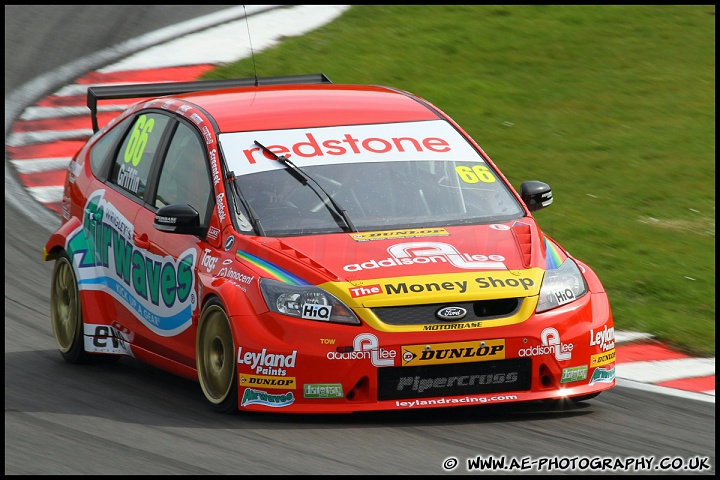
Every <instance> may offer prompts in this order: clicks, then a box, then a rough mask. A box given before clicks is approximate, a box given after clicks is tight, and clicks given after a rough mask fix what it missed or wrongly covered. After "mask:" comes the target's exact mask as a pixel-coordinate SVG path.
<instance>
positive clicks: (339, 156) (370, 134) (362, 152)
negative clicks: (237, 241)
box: [220, 120, 524, 236]
mask: <svg viewBox="0 0 720 480" xmlns="http://www.w3.org/2000/svg"><path fill="white" fill-rule="evenodd" d="M220 150H221V152H222V155H223V157H224V158H225V161H226V162H227V166H228V170H229V171H231V172H233V174H234V176H235V178H236V180H235V186H236V187H237V189H236V190H237V193H238V195H239V198H238V200H239V201H238V202H237V204H238V208H239V209H240V210H243V211H242V213H243V214H244V215H245V216H247V218H248V219H249V220H250V223H253V224H254V225H255V231H256V233H257V234H260V235H268V236H287V235H310V234H315V233H331V232H349V231H372V230H389V229H396V228H419V227H439V226H450V225H468V224H477V223H493V222H504V221H509V220H512V219H515V218H520V217H522V216H523V215H524V210H523V209H522V207H521V205H520V203H519V201H518V200H517V199H516V197H515V196H514V195H512V194H511V192H510V190H509V186H508V185H506V184H505V182H504V180H503V179H502V178H500V177H499V176H498V175H497V174H496V173H495V172H494V171H493V170H492V169H491V168H490V167H489V166H488V165H487V163H486V162H485V159H484V158H483V157H482V156H481V155H480V154H479V153H478V151H477V150H476V149H474V148H473V147H472V145H470V143H469V142H468V141H467V139H466V138H465V137H463V136H462V135H461V134H460V133H459V132H458V131H457V130H456V129H455V128H454V127H453V126H452V125H450V124H449V123H448V122H446V121H443V120H429V121H417V122H400V123H389V124H368V125H340V126H332V127H311V128H296V129H288V130H265V131H250V132H230V133H224V134H221V135H220ZM331 199H332V200H331ZM248 210H249V211H248ZM238 223H242V222H238ZM244 225H245V226H244V227H243V228H244V229H243V228H241V231H243V232H247V233H250V231H252V228H251V227H250V226H249V223H247V222H246V223H245V224H244Z"/></svg>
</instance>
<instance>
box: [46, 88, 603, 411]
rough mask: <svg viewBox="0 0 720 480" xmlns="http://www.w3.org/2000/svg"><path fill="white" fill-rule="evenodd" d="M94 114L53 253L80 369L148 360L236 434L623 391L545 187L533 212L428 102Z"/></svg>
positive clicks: (96, 93) (598, 314)
mask: <svg viewBox="0 0 720 480" xmlns="http://www.w3.org/2000/svg"><path fill="white" fill-rule="evenodd" d="M118 99H133V100H132V101H131V104H130V105H129V106H128V107H127V108H126V109H125V110H124V112H123V113H122V114H120V115H119V116H117V117H116V118H113V119H111V120H110V121H109V123H107V125H105V126H104V127H103V128H99V126H98V123H99V122H98V118H99V117H100V116H101V111H102V109H101V105H102V104H104V102H107V101H109V100H114V101H117V100H118ZM88 107H89V108H90V111H91V118H92V122H93V127H94V131H95V133H94V135H93V136H92V138H90V140H89V141H88V142H87V143H86V144H85V145H84V146H83V147H82V149H81V150H80V151H79V152H78V153H77V154H76V155H75V157H74V158H73V160H72V161H71V163H70V165H69V167H68V172H67V179H66V182H65V187H64V188H65V190H64V197H63V204H62V217H63V219H62V226H61V227H60V228H59V229H58V230H57V231H56V232H55V233H54V234H53V235H52V236H51V237H50V239H49V240H48V242H47V244H46V246H45V249H44V252H43V259H44V260H54V261H55V267H54V270H53V279H52V287H51V304H52V308H51V320H52V327H53V332H54V336H55V338H56V340H57V344H58V347H59V350H60V353H61V354H62V356H63V357H64V359H65V360H66V361H68V362H70V363H80V362H86V361H114V360H117V359H118V358H121V357H122V356H131V357H134V358H136V359H138V360H140V361H143V362H147V363H148V364H151V365H154V366H156V367H159V368H161V369H164V370H166V371H168V372H171V373H173V374H177V375H181V376H183V377H187V378H190V379H194V380H197V381H198V382H199V384H200V387H201V388H202V391H203V392H204V395H205V397H206V398H207V400H208V402H209V404H210V405H211V406H212V407H213V408H214V409H215V410H218V411H221V412H225V413H232V412H237V411H238V410H254V411H265V412H269V411H273V412H286V413H350V412H358V411H370V410H405V409H415V408H434V407H452V406H468V405H485V404H493V403H495V404H497V403H507V402H527V401H537V400H548V401H555V400H560V399H566V398H569V399H570V400H574V401H581V400H587V399H589V398H592V397H594V396H596V395H598V394H599V393H600V392H602V391H604V390H607V389H609V388H612V387H613V386H614V385H615V348H614V347H615V345H614V326H613V319H612V314H611V309H610V305H609V302H608V297H607V295H606V293H605V291H604V289H603V286H602V285H601V283H600V281H599V280H598V278H597V276H596V275H595V273H594V272H593V271H592V270H591V269H590V268H589V267H588V266H587V265H586V264H585V263H583V262H582V261H580V260H578V259H576V258H573V257H572V256H571V255H570V254H569V253H568V252H567V251H565V250H564V249H563V248H562V247H561V246H560V245H558V244H557V243H556V242H555V241H554V240H553V239H552V238H550V237H549V236H548V235H546V234H544V233H543V232H542V231H541V229H540V227H539V225H538V224H537V222H536V221H535V219H534V218H533V216H532V212H533V211H536V210H539V209H541V208H544V207H547V206H548V205H550V204H551V203H552V201H553V197H552V192H551V189H550V187H549V186H548V185H547V184H545V183H542V182H539V181H526V182H524V183H523V184H522V186H521V189H520V192H519V193H518V192H516V191H515V190H514V189H513V187H512V186H511V185H510V184H509V182H508V181H507V179H506V178H505V177H504V176H503V174H502V173H501V172H500V170H498V168H497V167H496V166H495V165H494V164H493V162H492V161H491V160H490V158H489V157H488V156H487V155H486V154H485V153H484V152H483V150H482V149H481V148H480V147H479V146H478V145H477V144H476V143H475V141H474V140H473V139H472V138H470V136H468V135H467V133H465V132H464V131H463V130H462V128H461V127H460V126H459V125H457V124H456V123H455V122H454V121H453V120H452V119H451V118H449V117H448V116H447V115H446V114H445V113H443V112H442V111H441V110H439V109H438V108H437V107H435V106H433V105H432V104H430V103H429V102H427V101H426V100H423V99H421V98H418V97H417V96H414V95H412V94H410V93H408V92H405V91H402V90H398V89H394V88H388V87H381V86H358V85H339V84H333V83H332V82H330V80H329V79H328V78H327V77H326V76H325V75H323V74H319V75H296V76H285V77H270V78H264V79H262V78H261V79H237V80H222V81H205V82H185V83H165V84H142V85H123V86H103V87H90V88H89V89H88Z"/></svg>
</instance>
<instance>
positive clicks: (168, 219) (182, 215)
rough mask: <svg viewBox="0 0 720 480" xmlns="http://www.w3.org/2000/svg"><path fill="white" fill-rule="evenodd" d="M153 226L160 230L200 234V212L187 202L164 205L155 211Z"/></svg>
mask: <svg viewBox="0 0 720 480" xmlns="http://www.w3.org/2000/svg"><path fill="white" fill-rule="evenodd" d="M153 226H154V227H155V228H156V229H157V230H160V231H161V232H167V233H181V234H187V235H202V234H203V232H202V230H203V229H202V228H201V227H200V214H199V213H198V212H197V210H195V209H194V208H193V207H191V206H190V205H187V204H184V205H183V204H179V203H178V204H173V205H166V206H164V207H161V208H159V209H158V211H157V212H156V213H155V221H154V222H153Z"/></svg>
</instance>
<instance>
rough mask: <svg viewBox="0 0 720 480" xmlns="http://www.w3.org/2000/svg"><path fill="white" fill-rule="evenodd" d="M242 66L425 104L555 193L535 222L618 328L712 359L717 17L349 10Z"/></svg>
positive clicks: (693, 9) (633, 9)
mask: <svg viewBox="0 0 720 480" xmlns="http://www.w3.org/2000/svg"><path fill="white" fill-rule="evenodd" d="M268 28H272V26H268ZM255 65H257V74H258V76H260V77H263V76H274V75H292V74H305V73H319V72H323V73H325V74H326V75H328V76H329V77H330V79H331V80H332V81H333V82H334V83H358V84H364V83H367V84H381V85H389V86H393V87H398V88H402V89H404V90H407V91H410V92H413V93H415V94H417V95H419V96H421V97H423V98H425V99H426V100H428V101H430V102H432V103H433V104H434V105H436V106H437V107H439V108H441V109H442V110H443V111H445V112H446V113H448V114H449V115H450V116H451V117H452V118H454V119H455V120H456V121H457V122H458V123H459V124H460V125H461V126H462V127H463V128H464V129H465V130H466V131H467V132H468V133H469V134H470V135H471V136H472V137H473V138H474V139H475V140H476V141H477V142H478V143H479V144H480V145H481V146H482V147H483V149H484V150H485V151H486V152H487V153H488V154H489V155H490V157H491V158H492V159H493V161H494V162H495V163H496V164H497V165H498V167H499V168H500V169H501V170H502V171H503V173H504V174H505V175H506V176H507V177H508V179H509V180H510V181H511V183H512V184H513V185H514V186H515V187H516V188H519V186H520V183H521V182H522V181H524V180H534V179H537V180H542V181H545V182H547V183H549V184H550V185H551V186H552V188H553V192H554V196H555V203H554V204H553V205H552V207H550V208H548V209H546V210H543V211H540V212H538V213H537V214H536V215H535V217H536V218H537V220H538V221H539V222H540V224H541V226H542V227H543V228H544V229H545V230H546V231H547V232H548V234H550V235H551V236H552V237H554V238H555V239H557V240H558V241H559V242H560V243H561V244H562V245H563V246H564V247H565V248H567V249H568V250H569V251H570V253H572V254H573V255H574V256H576V257H578V258H579V259H581V260H583V261H585V262H587V263H588V264H589V265H591V266H592V267H593V269H594V270H595V271H596V272H597V274H598V275H599V277H600V279H601V280H602V282H603V284H604V285H605V288H606V290H607V292H608V295H609V296H610V301H611V304H612V308H613V315H614V317H615V324H616V328H618V329H619V330H635V331H644V332H649V333H652V334H654V335H655V336H656V337H657V338H658V339H661V340H664V341H666V342H669V343H670V344H672V345H674V346H675V347H677V348H679V349H681V350H683V351H685V352H687V353H690V354H695V355H701V356H714V355H715V6H714V5H707V6H703V5H699V6H698V5H691V6H669V5H659V6H648V5H640V6H599V5H593V6H490V5H479V6H472V5H454V6H438V5H432V6H396V5H390V6H377V5H376V6H359V5H355V6H352V7H351V8H350V9H349V10H348V11H346V12H345V13H344V14H343V15H342V16H341V17H339V18H338V19H336V20H335V21H333V22H332V23H330V24H328V25H326V26H323V27H321V28H319V29H317V30H315V31H313V32H310V33H308V34H306V35H304V36H301V37H290V38H285V39H284V40H283V41H282V42H281V43H280V44H279V45H277V46H276V47H273V48H271V49H269V50H266V51H263V52H261V53H258V54H256V56H255ZM254 73H255V72H254V67H253V61H252V59H244V60H242V61H239V62H237V63H236V64H232V65H228V66H226V67H223V68H220V69H218V70H216V71H214V72H212V73H211V74H209V75H208V76H207V77H206V78H232V77H252V76H253V75H254Z"/></svg>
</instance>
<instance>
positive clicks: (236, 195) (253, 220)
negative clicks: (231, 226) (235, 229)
mask: <svg viewBox="0 0 720 480" xmlns="http://www.w3.org/2000/svg"><path fill="white" fill-rule="evenodd" d="M226 179H227V181H228V183H229V184H230V186H231V188H232V190H233V196H232V197H233V206H234V210H235V218H237V220H238V224H239V226H240V231H243V232H244V231H247V230H249V229H251V228H252V229H254V230H255V232H256V233H257V234H258V235H260V236H264V235H265V229H263V227H262V225H261V224H260V219H259V218H258V216H257V215H256V214H255V212H254V211H253V209H252V207H251V206H250V204H249V203H248V202H247V200H245V197H243V196H242V195H241V194H240V192H239V191H238V188H237V185H236V184H235V172H228V173H227V176H226ZM238 200H240V203H242V205H243V207H245V211H246V212H247V214H248V217H250V218H249V219H246V218H245V215H243V214H242V211H240V208H239V207H238V204H237V201H238Z"/></svg>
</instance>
